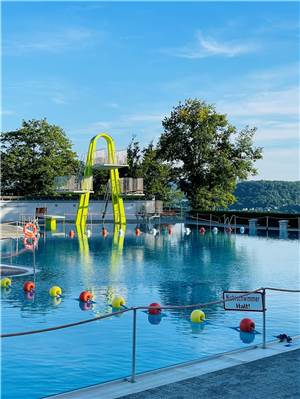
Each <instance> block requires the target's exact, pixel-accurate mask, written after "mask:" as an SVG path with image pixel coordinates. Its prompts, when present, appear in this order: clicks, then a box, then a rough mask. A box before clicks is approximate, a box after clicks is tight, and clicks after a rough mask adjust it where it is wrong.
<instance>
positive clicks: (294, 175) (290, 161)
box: [253, 148, 300, 180]
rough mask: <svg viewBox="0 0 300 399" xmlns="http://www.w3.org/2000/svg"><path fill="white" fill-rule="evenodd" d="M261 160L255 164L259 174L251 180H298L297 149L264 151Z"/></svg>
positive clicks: (299, 175) (299, 174)
mask: <svg viewBox="0 0 300 399" xmlns="http://www.w3.org/2000/svg"><path fill="white" fill-rule="evenodd" d="M263 156H264V157H263V159H262V160H259V161H257V163H256V164H255V166H256V168H257V169H258V171H259V174H258V175H257V176H255V177H254V178H253V179H255V180H259V179H265V180H299V179H300V172H299V149H298V148H288V149H287V148H286V149H282V148H276V149H267V148H266V149H265V150H264V153H263Z"/></svg>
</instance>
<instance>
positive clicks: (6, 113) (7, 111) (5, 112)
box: [0, 109, 16, 116]
mask: <svg viewBox="0 0 300 399" xmlns="http://www.w3.org/2000/svg"><path fill="white" fill-rule="evenodd" d="M15 114H16V113H15V111H12V110H11V109H2V110H1V111H0V115H1V116H10V115H15Z"/></svg>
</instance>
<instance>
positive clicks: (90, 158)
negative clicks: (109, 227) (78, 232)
mask: <svg viewBox="0 0 300 399" xmlns="http://www.w3.org/2000/svg"><path fill="white" fill-rule="evenodd" d="M100 137H102V138H104V139H105V141H106V144H107V154H108V164H106V165H105V169H109V172H110V186H111V198H112V208H113V215H114V223H115V224H126V216H125V209H124V204H123V199H122V197H121V192H120V181H119V171H118V165H117V159H116V150H115V143H114V141H113V139H112V138H111V137H110V136H109V135H108V134H106V133H100V134H98V135H97V136H95V137H93V138H92V139H91V141H90V145H89V150H88V154H87V159H86V165H85V169H84V175H83V181H82V190H83V191H84V192H83V193H82V194H81V195H80V200H79V205H78V210H77V215H76V226H80V227H81V229H82V230H83V231H84V230H85V226H86V220H87V216H88V209H89V200H90V193H91V191H92V186H93V166H94V160H95V152H96V144H97V140H98V139H99V138H100Z"/></svg>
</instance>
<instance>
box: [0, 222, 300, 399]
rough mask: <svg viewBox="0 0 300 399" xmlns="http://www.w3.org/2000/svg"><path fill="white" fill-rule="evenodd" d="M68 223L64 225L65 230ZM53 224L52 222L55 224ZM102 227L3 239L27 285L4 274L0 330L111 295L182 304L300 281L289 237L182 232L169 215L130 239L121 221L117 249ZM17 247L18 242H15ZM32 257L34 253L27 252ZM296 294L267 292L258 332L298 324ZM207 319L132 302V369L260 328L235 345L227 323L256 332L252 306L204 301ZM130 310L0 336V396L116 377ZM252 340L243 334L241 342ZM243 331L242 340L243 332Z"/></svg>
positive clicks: (126, 356)
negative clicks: (158, 314) (156, 318)
mask: <svg viewBox="0 0 300 399" xmlns="http://www.w3.org/2000/svg"><path fill="white" fill-rule="evenodd" d="M71 228H72V226H70V225H67V226H66V233H68V232H69V230H70V229H71ZM59 229H62V226H61V225H60V226H59ZM100 231H101V226H99V225H98V226H96V225H94V226H93V227H92V236H91V237H90V238H89V239H88V241H84V242H79V241H78V239H77V238H75V239H73V240H72V239H70V238H69V237H68V234H66V236H64V235H52V234H51V233H47V235H46V236H45V237H41V238H40V240H39V243H38V249H37V251H36V252H35V254H34V255H33V253H32V252H31V251H27V252H24V253H21V254H20V255H19V256H13V257H11V258H7V257H6V254H8V253H9V251H11V250H13V252H14V251H15V250H16V245H17V243H16V242H13V243H12V244H11V243H10V242H9V241H4V242H2V253H3V259H2V263H7V264H10V263H11V264H13V265H24V266H32V265H33V262H35V264H36V268H37V269H39V272H38V273H37V274H36V294H35V297H34V299H28V298H26V296H25V295H24V293H23V291H22V285H23V283H24V281H25V280H27V279H29V278H30V279H32V278H33V277H32V276H30V277H28V276H27V277H15V278H14V279H13V286H12V288H11V289H10V290H8V291H6V290H2V299H1V302H2V332H15V331H25V330H31V329H40V328H45V327H49V326H55V325H59V324H64V323H68V322H73V321H78V320H84V319H88V318H91V317H94V316H95V315H99V314H102V313H105V312H110V311H111V308H110V306H109V303H110V301H111V298H112V297H113V295H114V294H121V295H122V296H123V297H124V298H125V299H126V302H127V305H128V306H137V305H148V304H150V303H151V302H159V303H161V304H165V305H167V304H172V305H179V304H193V303H203V302H207V301H213V300H215V299H217V298H220V297H221V295H222V291H223V290H228V289H231V290H253V289H256V288H258V287H261V286H273V287H284V288H294V289H297V288H298V287H299V269H298V267H299V266H298V260H299V257H298V250H299V246H298V244H299V242H298V240H295V239H278V238H270V237H269V238H267V237H257V236H255V237H249V236H248V235H234V234H232V235H229V234H223V233H219V234H217V235H213V234H211V233H206V234H205V235H204V236H201V235H200V234H199V233H198V231H196V230H193V231H192V233H191V235H189V236H185V235H184V233H183V226H182V225H180V224H178V225H176V226H174V228H173V234H172V235H169V234H168V231H167V229H163V228H162V229H161V231H160V234H159V235H158V236H155V237H154V236H152V235H150V234H142V235H141V236H140V237H136V236H135V233H134V226H130V225H129V226H127V231H126V236H125V241H124V247H123V249H122V248H121V247H120V246H118V243H117V241H118V239H117V238H116V239H115V240H113V237H112V233H111V231H110V234H109V235H108V237H107V238H106V239H104V238H103V237H102V236H101V234H100ZM18 245H19V249H21V248H22V245H23V244H22V242H21V241H19V243H18ZM34 257H35V259H34ZM52 285H59V286H61V287H62V289H63V298H62V300H61V302H60V303H57V302H55V301H54V300H52V299H51V298H50V297H49V295H48V290H49V288H50V287H51V286H52ZM85 289H88V290H91V291H92V292H93V294H94V298H95V302H96V303H95V304H94V306H93V308H92V309H91V310H86V311H83V310H82V309H81V308H80V306H79V302H78V301H77V300H76V298H78V295H79V293H80V292H81V291H83V290H85ZM299 307H300V306H299V296H298V294H279V293H275V292H272V293H268V296H267V309H268V310H267V338H268V340H271V339H274V335H278V334H280V333H287V334H289V335H296V334H299V331H300V328H299V319H298V314H299ZM205 312H206V315H207V319H208V322H207V323H206V324H205V325H202V326H201V327H198V328H197V327H195V326H193V325H192V324H191V323H190V321H189V312H188V311H165V312H164V313H165V316H164V317H163V318H162V320H161V322H160V323H159V324H151V323H150V322H149V320H148V315H147V314H146V313H144V312H141V311H139V312H138V318H137V372H143V371H147V370H152V369H156V368H160V367H165V366H169V365H172V364H176V363H179V362H184V361H189V360H193V359H200V358H204V357H206V356H209V355H212V354H216V353H220V352H225V351H228V350H233V349H237V348H241V347H246V346H247V345H249V344H251V343H252V344H253V342H254V343H259V342H261V339H262V338H261V337H262V335H261V334H257V335H254V336H247V337H246V338H245V337H244V339H246V341H247V340H248V343H245V342H243V341H242V340H241V337H240V334H239V332H237V331H236V330H234V328H233V327H237V326H238V325H239V321H240V319H241V318H243V317H249V316H250V317H252V318H253V319H254V320H255V322H256V329H257V331H258V332H261V331H262V314H261V313H244V312H227V311H224V309H223V306H222V305H215V306H212V307H208V308H207V309H205ZM131 338H132V313H126V314H123V315H121V316H119V317H118V316H114V317H112V318H109V319H106V320H102V321H97V322H93V323H90V324H86V325H82V326H79V327H74V328H68V329H65V330H60V331H53V332H48V333H44V334H36V335H30V336H23V337H16V338H7V339H3V340H2V397H3V398H4V399H13V398H14V399H16V398H25V397H30V398H32V399H34V398H41V397H43V396H47V395H51V394H56V393H59V392H64V391H68V390H72V389H76V388H80V387H84V386H88V385H92V384H96V383H99V382H102V381H107V380H111V379H115V378H120V377H125V376H128V375H129V374H130V367H131V363H130V361H131ZM253 339H254V341H252V340H253ZM250 341H252V342H250Z"/></svg>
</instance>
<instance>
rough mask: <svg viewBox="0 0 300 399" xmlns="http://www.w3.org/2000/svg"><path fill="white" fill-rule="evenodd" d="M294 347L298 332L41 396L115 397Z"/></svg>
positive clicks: (299, 344) (298, 345)
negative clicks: (131, 377)
mask: <svg viewBox="0 0 300 399" xmlns="http://www.w3.org/2000/svg"><path fill="white" fill-rule="evenodd" d="M297 349H300V335H297V336H294V337H293V344H292V345H291V346H288V347H287V346H285V345H284V344H283V343H279V342H278V341H271V342H268V344H267V348H266V349H263V348H262V346H261V345H252V346H251V347H247V348H242V349H237V350H234V351H230V352H225V353H221V354H218V355H213V356H210V357H207V358H205V359H199V360H193V361H190V362H185V363H180V364H176V365H173V366H169V367H165V368H160V369H156V370H152V371H148V372H145V373H140V374H137V380H136V382H135V383H130V382H129V381H128V380H126V379H124V378H121V379H117V380H112V381H108V382H103V383H100V384H96V385H91V386H88V387H85V388H79V389H76V390H72V391H68V392H64V393H59V394H55V395H51V396H45V397H43V399H79V398H80V399H93V398H96V397H101V398H102V397H103V398H105V399H117V398H120V397H122V396H125V395H129V394H133V393H138V392H143V391H146V390H148V389H152V388H157V387H160V386H163V385H167V384H171V383H174V382H178V381H183V380H186V379H188V378H193V377H198V376H201V375H204V374H209V373H213V372H216V371H220V370H224V369H227V368H230V367H234V366H238V365H241V364H245V363H250V362H253V361H256V360H259V359H263V358H266V357H271V356H275V355H278V354H281V353H286V352H290V351H293V350H297ZM249 355H250V356H249Z"/></svg>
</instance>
